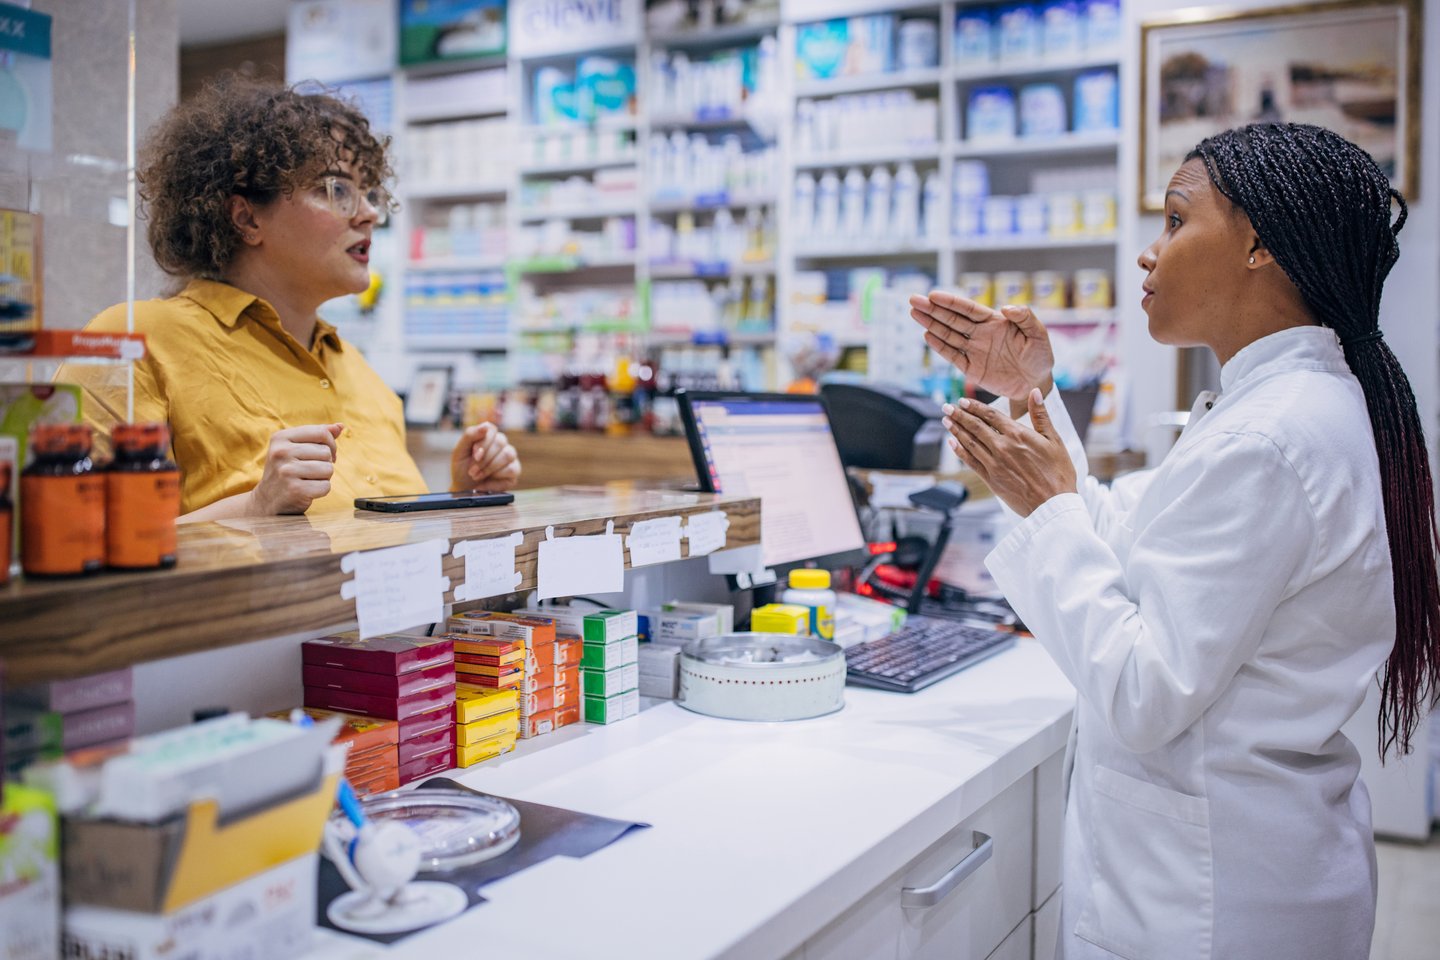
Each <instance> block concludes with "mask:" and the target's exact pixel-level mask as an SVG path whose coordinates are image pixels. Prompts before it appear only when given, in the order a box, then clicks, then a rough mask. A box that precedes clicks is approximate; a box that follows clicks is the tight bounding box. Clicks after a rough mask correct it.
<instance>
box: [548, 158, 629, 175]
mask: <svg viewBox="0 0 1440 960" xmlns="http://www.w3.org/2000/svg"><path fill="white" fill-rule="evenodd" d="M639 162H640V161H639V158H638V157H633V156H630V157H608V158H606V159H604V160H595V159H590V160H567V161H565V162H563V163H537V164H533V165H531V166H527V167H521V168H520V176H522V177H544V176H555V175H559V174H566V173H589V172H591V171H593V170H614V169H618V168H621V167H633V166H635V165H636V164H637V163H639Z"/></svg>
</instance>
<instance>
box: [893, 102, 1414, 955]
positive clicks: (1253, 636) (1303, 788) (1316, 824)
mask: <svg viewBox="0 0 1440 960" xmlns="http://www.w3.org/2000/svg"><path fill="white" fill-rule="evenodd" d="M1405 217H1406V207H1405V200H1404V198H1403V197H1401V196H1400V194H1399V193H1398V192H1396V191H1395V190H1394V189H1393V188H1392V187H1391V186H1390V182H1389V180H1388V179H1386V176H1385V174H1384V173H1383V172H1382V171H1381V170H1380V168H1379V167H1377V166H1376V164H1375V162H1374V160H1372V159H1371V157H1370V156H1369V155H1368V154H1366V153H1365V152H1364V151H1363V150H1361V149H1360V148H1359V147H1357V146H1355V145H1354V144H1352V143H1350V142H1348V141H1346V140H1345V139H1343V138H1342V137H1340V136H1339V135H1338V134H1336V133H1333V132H1331V131H1329V130H1324V129H1322V128H1320V127H1314V126H1308V125H1303V124H1254V125H1251V126H1248V127H1242V128H1239V129H1236V130H1230V131H1227V132H1225V133H1221V134H1218V135H1216V136H1214V137H1210V138H1209V139H1207V140H1204V141H1203V142H1201V143H1200V144H1199V145H1197V146H1196V148H1195V150H1194V152H1193V153H1192V154H1191V155H1190V157H1189V159H1187V160H1186V161H1185V163H1184V164H1182V165H1181V167H1180V168H1179V170H1177V171H1176V173H1175V175H1174V176H1173V177H1172V178H1171V180H1170V183H1169V187H1168V189H1167V190H1166V194H1165V224H1164V228H1163V229H1162V230H1161V233H1160V236H1158V237H1157V238H1156V239H1155V241H1154V242H1153V243H1151V244H1150V246H1149V247H1147V248H1146V249H1145V251H1144V252H1143V253H1141V254H1140V258H1139V265H1140V268H1141V270H1143V271H1144V274H1145V280H1144V284H1143V297H1142V301H1141V302H1142V306H1143V308H1144V310H1145V312H1146V314H1147V315H1148V317H1149V323H1150V334H1151V336H1152V337H1154V338H1155V339H1156V340H1157V341H1159V342H1161V343H1165V344H1172V345H1175V346H1204V347H1207V348H1209V349H1210V350H1211V351H1212V352H1213V353H1214V354H1215V357H1216V359H1217V360H1219V362H1220V364H1221V366H1220V384H1221V391H1220V393H1218V394H1215V393H1209V392H1207V393H1204V394H1201V396H1200V398H1199V400H1198V401H1197V402H1196V404H1195V407H1194V410H1193V411H1192V412H1191V414H1190V419H1189V423H1188V424H1187V425H1186V427H1185V430H1184V432H1183V433H1182V434H1181V436H1180V439H1179V440H1178V441H1177V442H1176V444H1175V447H1174V448H1173V449H1172V450H1171V451H1170V452H1169V453H1168V454H1167V455H1166V457H1165V459H1164V460H1163V461H1162V462H1161V463H1160V464H1159V465H1158V466H1157V467H1156V468H1155V469H1154V470H1150V471H1146V472H1143V473H1137V474H1131V475H1130V476H1127V477H1122V478H1120V479H1119V480H1117V481H1116V482H1115V483H1114V485H1113V486H1112V487H1109V488H1107V487H1103V486H1101V485H1100V484H1098V483H1096V482H1095V480H1094V479H1093V478H1090V477H1087V476H1086V469H1085V467H1086V464H1085V457H1084V451H1083V448H1082V447H1081V446H1080V443H1079V439H1078V437H1077V436H1076V434H1075V431H1074V428H1073V427H1072V426H1071V424H1070V421H1069V418H1068V416H1067V415H1066V412H1065V407H1064V405H1063V404H1062V403H1059V402H1057V398H1056V395H1055V391H1054V390H1053V383H1054V381H1053V378H1052V376H1051V368H1052V366H1053V363H1054V356H1053V354H1052V353H1051V350H1050V343H1049V338H1048V335H1047V334H1046V331H1045V328H1044V326H1042V325H1041V324H1040V322H1039V321H1038V320H1037V319H1036V318H1035V316H1034V314H1032V313H1031V312H1030V311H1029V310H1028V309H1025V308H1021V307H1004V308H1003V309H1001V310H990V309H989V308H987V307H981V306H979V305H977V304H975V303H973V302H971V301H968V300H964V299H961V298H957V297H953V296H951V295H947V294H943V293H934V294H931V295H930V296H929V297H928V298H927V297H921V298H917V299H916V300H914V301H913V306H914V315H915V318H916V319H917V320H919V321H920V322H921V324H922V325H924V326H925V328H926V340H927V341H928V342H929V343H930V344H931V345H932V346H934V347H935V348H936V349H938V350H940V351H941V352H942V353H944V354H945V355H946V356H947V357H949V358H950V359H951V360H952V361H953V362H954V363H955V364H956V365H957V366H958V367H959V368H960V369H961V370H963V371H964V372H965V373H966V375H967V376H970V377H971V378H972V379H973V380H975V381H976V382H978V383H979V384H980V385H981V386H984V387H986V388H987V389H988V390H990V391H991V392H994V393H996V394H1000V395H1003V396H1004V397H1007V398H1008V399H1009V402H1010V410H1009V416H1007V415H1006V414H1005V412H1003V411H1002V410H1000V409H995V408H991V407H986V406H983V405H980V404H976V403H973V402H970V401H966V400H961V401H959V402H958V403H957V404H956V405H955V406H954V407H953V408H948V410H947V424H948V426H949V429H950V432H951V434H952V436H953V445H954V447H955V448H956V449H957V450H958V452H959V454H960V456H961V457H962V458H963V459H964V460H965V461H966V462H967V463H969V464H970V465H971V466H973V467H974V468H975V469H976V470H977V471H978V472H979V473H980V475H981V476H982V477H984V479H985V481H986V482H987V483H989V485H990V487H991V489H993V490H994V491H995V493H996V494H997V496H999V497H1000V498H1001V499H1002V500H1003V501H1004V502H1005V503H1007V504H1008V505H1009V506H1010V507H1011V508H1013V510H1014V511H1015V513H1017V514H1019V515H1020V516H1021V517H1022V518H1023V519H1022V520H1021V521H1020V522H1019V524H1018V526H1017V527H1016V528H1015V530H1014V531H1013V532H1012V533H1010V534H1009V536H1007V537H1006V539H1005V540H1003V541H1002V542H1001V543H1000V544H999V545H998V546H997V547H996V548H995V550H994V551H993V552H992V553H991V554H990V556H989V557H988V558H987V560H986V564H987V565H988V566H989V568H990V571H991V573H992V574H993V575H994V577H995V582H996V583H997V584H998V585H999V586H1000V588H1001V589H1002V590H1004V592H1005V595H1006V596H1007V597H1008V598H1009V599H1010V601H1011V603H1012V604H1013V605H1014V606H1015V609H1016V610H1017V611H1018V612H1019V613H1020V616H1021V617H1022V618H1023V619H1024V620H1025V622H1026V624H1028V625H1029V626H1030V628H1031V629H1032V630H1033V631H1034V634H1035V637H1036V639H1037V640H1039V641H1040V643H1042V644H1043V645H1044V646H1045V648H1046V650H1048V651H1049V652H1050V654H1051V656H1052V657H1054V659H1055V662H1056V663H1057V664H1058V665H1059V666H1060V669H1061V670H1062V671H1063V672H1064V673H1065V675H1066V676H1067V677H1068V678H1069V679H1070V681H1071V682H1072V683H1073V684H1074V685H1075V688H1076V691H1077V692H1078V694H1079V697H1078V703H1077V706H1076V710H1075V728H1074V732H1073V740H1072V752H1071V757H1072V759H1073V767H1072V773H1071V777H1070V783H1069V802H1068V806H1067V810H1066V820H1065V855H1064V859H1065V881H1064V887H1063V889H1064V895H1063V896H1064V899H1063V900H1062V902H1061V931H1060V954H1061V956H1063V957H1065V958H1067V960H1076V958H1085V960H1109V958H1115V957H1124V958H1129V960H1222V958H1223V960H1230V958H1253V957H1264V958H1267V960H1350V958H1354V957H1365V956H1368V955H1369V952H1370V941H1371V935H1372V931H1373V929H1374V924H1375V895H1376V868H1375V849H1374V837H1373V834H1372V830H1371V823H1370V800H1369V796H1368V794H1367V793H1366V791H1365V785H1364V783H1363V782H1362V781H1361V780H1360V754H1359V752H1358V751H1357V750H1356V748H1355V745H1354V744H1353V743H1352V742H1351V741H1350V740H1349V739H1348V738H1347V737H1346V736H1345V734H1344V733H1343V732H1342V731H1341V728H1342V727H1343V726H1344V724H1345V723H1346V722H1347V721H1348V720H1349V719H1350V717H1351V716H1353V715H1354V714H1355V712H1356V711H1357V710H1358V709H1359V708H1360V706H1361V703H1362V702H1363V701H1364V699H1365V696H1366V693H1367V691H1369V690H1370V689H1371V688H1372V687H1373V686H1374V685H1375V684H1376V675H1377V672H1378V675H1379V688H1380V721H1379V729H1378V731H1377V739H1378V744H1379V748H1380V754H1381V756H1384V755H1385V754H1387V753H1390V752H1392V751H1394V752H1397V753H1405V752H1407V751H1408V750H1409V749H1410V738H1411V735H1412V733H1413V732H1414V731H1415V729H1416V728H1417V726H1418V725H1419V724H1420V723H1421V722H1423V720H1424V717H1425V714H1426V712H1427V710H1428V709H1429V708H1430V707H1432V706H1433V705H1434V704H1435V702H1436V696H1437V694H1440V581H1437V578H1436V549H1437V547H1436V545H1437V537H1436V523H1435V509H1434V503H1433V496H1432V491H1433V487H1432V484H1431V476H1430V467H1429V461H1428V457H1427V448H1426V444H1425V437H1424V432H1423V430H1422V424H1421V419H1420V416H1419V414H1418V412H1417V410H1416V405H1415V397H1414V394H1413V393H1412V392H1411V389H1410V384H1409V381H1408V380H1407V379H1406V377H1405V372H1404V370H1403V369H1402V368H1401V366H1400V363H1399V362H1398V360H1397V359H1396V357H1395V355H1394V354H1393V353H1392V352H1391V350H1390V348H1389V347H1388V346H1387V345H1386V343H1385V337H1384V333H1383V331H1382V330H1381V329H1380V326H1379V321H1380V295H1381V290H1382V289H1383V287H1384V283H1385V278H1386V276H1387V275H1388V274H1389V272H1390V268H1391V267H1392V266H1394V265H1395V262H1396V260H1397V259H1398V257H1399V256H1400V244H1399V241H1398V236H1397V235H1398V234H1399V232H1400V228H1401V227H1402V226H1403V225H1404V223H1405ZM1027 419H1028V424H1027V423H1026V422H1025V421H1026V420H1027Z"/></svg>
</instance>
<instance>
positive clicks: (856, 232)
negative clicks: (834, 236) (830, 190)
mask: <svg viewBox="0 0 1440 960" xmlns="http://www.w3.org/2000/svg"><path fill="white" fill-rule="evenodd" d="M865 188H866V183H865V174H863V173H861V172H860V168H859V167H851V168H850V169H849V170H847V171H845V182H844V185H843V187H842V188H841V193H840V233H841V235H842V236H843V237H844V238H845V239H846V240H859V239H860V238H861V237H862V236H864V234H865Z"/></svg>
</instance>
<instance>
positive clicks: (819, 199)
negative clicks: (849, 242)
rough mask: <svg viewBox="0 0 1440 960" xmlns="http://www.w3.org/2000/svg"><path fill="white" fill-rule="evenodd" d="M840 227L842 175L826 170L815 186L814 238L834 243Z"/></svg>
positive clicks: (825, 242)
mask: <svg viewBox="0 0 1440 960" xmlns="http://www.w3.org/2000/svg"><path fill="white" fill-rule="evenodd" d="M839 229H840V175H839V174H837V173H836V172H835V171H834V170H826V171H825V172H824V173H823V174H821V176H820V182H819V184H818V186H816V188H815V228H814V230H812V231H811V236H812V238H815V239H816V240H817V241H818V242H819V243H821V244H833V243H834V242H835V234H836V233H837V232H838V231H839Z"/></svg>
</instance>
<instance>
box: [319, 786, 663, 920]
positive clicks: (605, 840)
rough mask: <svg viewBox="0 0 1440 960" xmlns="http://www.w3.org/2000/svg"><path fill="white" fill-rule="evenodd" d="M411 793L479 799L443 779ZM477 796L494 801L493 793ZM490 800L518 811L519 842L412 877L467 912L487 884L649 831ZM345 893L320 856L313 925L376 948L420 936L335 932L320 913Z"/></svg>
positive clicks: (523, 802) (566, 812) (623, 822)
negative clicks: (448, 888)
mask: <svg viewBox="0 0 1440 960" xmlns="http://www.w3.org/2000/svg"><path fill="white" fill-rule="evenodd" d="M416 789H417V790H427V789H437V790H466V791H468V792H470V793H481V791H479V790H471V789H470V788H469V787H466V786H462V785H460V784H458V783H456V782H455V781H454V780H450V779H448V778H446V777H435V778H433V779H431V780H426V781H425V782H424V783H422V784H421V785H420V786H419V787H417V788H416ZM482 795H483V796H492V797H494V796H495V794H493V793H492V794H482ZM496 799H497V800H504V801H505V802H506V803H509V804H511V805H513V806H514V807H515V809H516V810H518V811H520V840H519V842H518V843H516V844H515V846H513V847H511V848H510V849H509V850H507V851H505V852H504V853H503V854H501V855H500V856H498V857H496V858H495V859H493V860H486V861H485V862H483V863H477V864H475V865H474V866H471V867H466V868H464V869H462V870H455V871H453V872H451V873H443V874H441V873H433V874H432V873H422V874H420V876H419V877H418V879H420V880H443V881H445V882H447V883H453V884H455V885H456V886H457V887H459V888H460V889H462V890H464V891H465V896H467V897H469V898H470V906H468V907H466V910H471V909H474V908H475V907H477V906H479V905H480V904H482V903H485V902H486V901H485V898H484V897H482V896H481V895H480V889H481V888H482V887H484V886H485V884H487V883H490V882H491V881H493V880H499V879H500V878H501V877H507V876H509V875H510V874H512V873H519V872H520V871H521V870H524V869H525V868H526V867H529V866H532V865H534V864H537V863H539V862H540V861H542V860H548V859H550V858H551V857H574V858H576V859H579V858H580V857H585V856H589V855H590V854H592V853H594V852H595V851H596V850H600V849H603V848H605V847H608V846H609V845H610V844H612V843H614V842H615V841H616V840H619V839H620V838H621V837H623V836H625V834H627V833H629V832H630V831H631V830H635V829H639V828H645V827H649V826H650V824H648V823H636V822H634V821H631V820H611V819H610V818H608V817H597V816H593V815H591V814H588V813H578V812H576V811H574V810H565V809H562V808H560V807H548V806H546V805H545V804H543V803H531V802H529V801H528V800H512V799H510V798H509V797H496ZM349 889H350V888H349V887H348V886H346V884H345V881H344V879H343V878H341V876H340V872H339V871H338V870H336V869H335V865H334V864H333V863H331V862H330V860H329V858H327V857H323V856H322V857H321V858H320V897H319V910H318V913H319V915H318V917H317V918H316V922H317V923H319V924H320V926H322V927H329V928H330V929H331V930H340V932H341V933H344V934H346V935H348V936H352V937H364V938H365V939H367V940H374V941H376V942H378V943H395V942H397V941H400V940H404V939H405V938H406V937H408V936H410V935H412V934H416V933H420V932H421V931H420V930H409V931H406V932H405V933H389V934H364V933H355V932H353V931H350V930H341V929H340V928H339V927H337V926H335V925H334V924H333V923H331V922H330V919H329V917H327V916H326V915H325V911H326V909H327V908H328V907H329V906H330V902H331V901H332V900H334V899H335V898H336V897H338V896H340V895H341V894H342V893H345V892H347V891H348V890H349Z"/></svg>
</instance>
